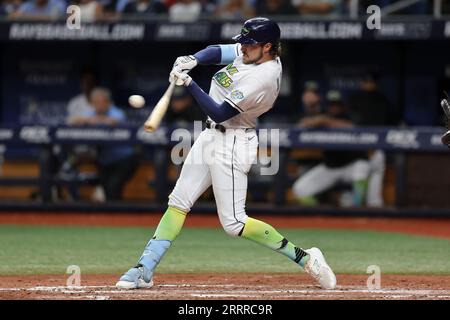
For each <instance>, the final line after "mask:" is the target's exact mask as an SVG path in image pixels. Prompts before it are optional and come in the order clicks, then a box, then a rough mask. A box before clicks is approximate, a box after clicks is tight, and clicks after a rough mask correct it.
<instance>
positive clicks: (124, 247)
mask: <svg viewBox="0 0 450 320" xmlns="http://www.w3.org/2000/svg"><path fill="white" fill-rule="evenodd" d="M153 231H154V229H148V228H114V227H74V226H70V227H68V226H64V227H63V226H48V227H47V226H45V227H43V226H16V225H0V274H2V275H13V274H63V273H65V271H66V268H67V266H69V265H72V264H75V265H78V266H80V267H81V270H82V273H84V274H86V273H117V274H120V273H122V272H123V271H125V270H127V269H128V268H129V267H130V266H132V265H134V264H135V263H136V261H137V259H138V257H139V255H140V253H141V252H142V250H143V248H144V246H145V244H146V242H147V240H148V239H149V237H150V236H151V235H152V234H153ZM279 231H280V232H281V233H282V234H284V235H285V236H286V237H287V238H288V239H289V240H291V241H292V242H294V243H296V244H298V245H299V246H301V247H303V248H308V247H311V246H317V247H320V248H321V249H322V251H324V252H325V254H326V257H327V260H328V262H329V264H330V265H331V266H332V268H333V269H334V270H335V272H336V273H359V274H365V273H366V270H367V267H368V266H369V265H378V266H380V268H381V272H382V273H393V274H395V273H397V274H450V241H449V240H441V239H435V238H431V237H421V236H411V235H403V234H395V233H380V232H366V231H353V230H352V231H350V230H311V229H308V230H301V229H280V230H279ZM298 271H299V268H298V266H296V265H295V264H294V263H292V262H291V261H289V260H288V259H287V258H285V257H284V256H282V255H280V254H277V253H274V252H272V251H270V250H268V249H266V248H263V247H260V246H259V245H257V244H255V243H253V242H250V241H247V240H245V239H241V238H231V237H229V236H227V235H226V234H225V233H224V232H223V231H222V230H219V229H188V228H186V229H184V230H183V231H182V233H181V235H180V236H179V238H178V239H177V241H176V242H175V243H174V245H173V247H172V248H171V250H169V252H168V253H167V255H166V256H165V258H164V259H163V262H162V263H161V265H160V267H159V269H158V272H161V273H183V272H187V273H191V272H195V273H199V272H265V273H272V272H298Z"/></svg>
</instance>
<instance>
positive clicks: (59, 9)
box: [10, 0, 66, 20]
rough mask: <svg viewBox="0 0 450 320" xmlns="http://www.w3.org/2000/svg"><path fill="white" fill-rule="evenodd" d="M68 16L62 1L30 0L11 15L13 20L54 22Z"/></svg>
mask: <svg viewBox="0 0 450 320" xmlns="http://www.w3.org/2000/svg"><path fill="white" fill-rule="evenodd" d="M65 14H66V6H65V3H64V2H63V1H61V0H28V1H27V2H25V3H23V4H22V5H21V6H20V7H19V9H18V10H17V11H16V12H14V13H12V14H11V16H10V17H11V18H17V19H32V20H34V19H36V20H52V19H58V18H62V17H63V16H64V15H65Z"/></svg>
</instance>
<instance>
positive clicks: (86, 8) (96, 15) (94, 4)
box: [72, 0, 103, 23]
mask: <svg viewBox="0 0 450 320" xmlns="http://www.w3.org/2000/svg"><path fill="white" fill-rule="evenodd" d="M72 4H74V5H77V6H78V7H80V20H81V23H85V22H94V21H97V20H100V19H101V18H102V17H103V5H102V4H100V3H99V2H98V1H96V0H75V1H73V3H72Z"/></svg>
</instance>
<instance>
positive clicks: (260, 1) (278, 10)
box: [256, 0, 298, 16]
mask: <svg viewBox="0 0 450 320" xmlns="http://www.w3.org/2000/svg"><path fill="white" fill-rule="evenodd" d="M256 14H257V15H258V16H266V15H269V16H270V15H294V14H295V15H297V14H298V12H297V10H296V9H295V7H294V6H293V5H292V4H291V2H290V0H256Z"/></svg>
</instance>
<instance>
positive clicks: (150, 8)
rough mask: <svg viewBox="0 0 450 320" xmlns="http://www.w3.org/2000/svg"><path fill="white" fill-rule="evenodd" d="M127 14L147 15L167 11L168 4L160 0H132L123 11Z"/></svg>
mask: <svg viewBox="0 0 450 320" xmlns="http://www.w3.org/2000/svg"><path fill="white" fill-rule="evenodd" d="M122 12H123V13H124V14H126V15H134V16H140V17H142V16H146V15H149V14H163V13H167V8H166V6H165V5H164V4H163V3H162V2H161V1H159V0H131V1H129V2H128V3H127V4H126V5H125V8H124V9H123V11H122Z"/></svg>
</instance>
